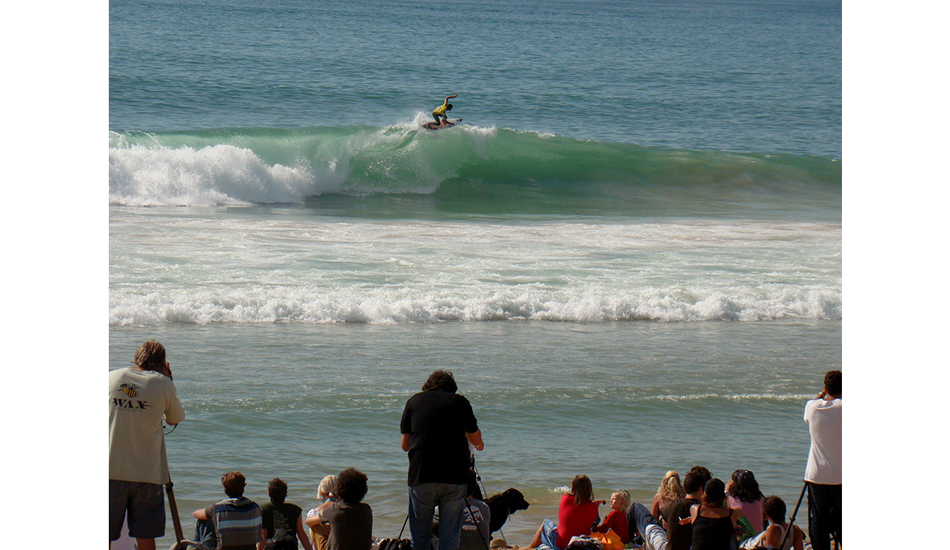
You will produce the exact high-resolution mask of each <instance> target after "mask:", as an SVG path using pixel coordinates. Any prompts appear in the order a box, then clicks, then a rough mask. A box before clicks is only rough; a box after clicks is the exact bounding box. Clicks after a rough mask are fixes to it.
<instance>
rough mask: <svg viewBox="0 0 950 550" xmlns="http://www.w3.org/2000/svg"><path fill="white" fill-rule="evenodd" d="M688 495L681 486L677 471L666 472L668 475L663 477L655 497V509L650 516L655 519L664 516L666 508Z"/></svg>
mask: <svg viewBox="0 0 950 550" xmlns="http://www.w3.org/2000/svg"><path fill="white" fill-rule="evenodd" d="M685 494H686V491H685V490H683V486H682V485H680V475H679V472H677V471H676V470H670V471H669V472H666V475H664V476H663V479H662V480H661V481H660V486H659V487H658V488H657V490H656V494H655V495H654V496H653V507H652V508H651V509H650V515H652V516H653V517H655V518H658V517H660V516H661V515H663V509H664V508H666V506H667V505H668V504H669V503H671V502H673V501H674V500H676V499H678V498H683V495H685Z"/></svg>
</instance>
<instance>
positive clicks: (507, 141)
mask: <svg viewBox="0 0 950 550" xmlns="http://www.w3.org/2000/svg"><path fill="white" fill-rule="evenodd" d="M424 120H425V119H424V117H422V116H421V115H420V116H419V117H417V119H416V120H415V121H413V122H411V123H406V124H401V125H395V126H390V127H386V128H374V127H366V126H350V127H331V128H306V129H219V130H202V131H186V132H159V133H145V132H110V136H109V198H110V203H111V204H113V205H120V206H158V205H166V206H217V205H243V204H306V203H308V202H310V201H312V200H314V199H316V200H320V198H326V197H328V196H348V197H362V198H367V197H373V196H385V195H394V194H399V195H406V194H415V195H425V196H434V197H436V198H438V199H439V200H441V201H444V202H446V203H464V204H472V203H475V206H476V207H478V203H481V204H482V206H483V207H484V208H485V209H490V208H505V207H506V205H513V204H522V203H524V202H526V201H527V202H531V203H534V204H547V205H548V206H549V207H550V208H551V209H553V210H557V209H558V208H559V207H563V206H566V205H577V204H578V199H581V200H582V201H592V202H590V204H589V205H588V206H589V207H590V208H591V209H596V208H599V207H603V206H605V205H607V206H609V205H616V204H617V203H618V201H619V203H621V204H630V203H631V202H635V201H643V200H644V199H645V198H648V197H650V196H652V195H653V194H655V193H656V192H657V191H659V190H661V189H662V190H663V191H664V192H669V191H677V190H678V191H682V192H684V194H686V193H688V194H696V193H697V192H703V191H704V190H710V191H709V192H712V191H711V190H713V189H714V190H715V192H717V193H719V192H721V191H722V190H724V189H727V190H731V191H733V192H748V191H749V190H750V189H751V190H756V191H757V192H761V191H762V190H766V191H768V192H774V193H779V194H785V193H787V194H793V193H800V192H801V191H802V190H803V189H804V190H806V191H813V192H817V193H829V194H832V195H834V194H840V184H841V164H840V162H837V161H835V160H831V159H823V158H817V157H800V156H791V155H778V156H775V155H761V154H735V153H723V152H712V151H679V150H664V149H650V148H644V147H639V146H636V145H630V144H620V143H603V142H591V141H582V140H576V139H570V138H564V137H559V136H550V135H541V134H536V133H530V132H518V131H514V130H506V129H496V128H480V127H477V126H469V125H465V124H462V125H459V126H458V127H456V128H452V129H450V130H440V131H436V132H432V131H428V130H424V129H422V128H421V123H422V122H424Z"/></svg>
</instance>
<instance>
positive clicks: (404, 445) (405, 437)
mask: <svg viewBox="0 0 950 550" xmlns="http://www.w3.org/2000/svg"><path fill="white" fill-rule="evenodd" d="M411 437H412V434H402V438H401V439H400V441H399V445H400V446H401V447H402V450H403V451H408V450H409V439H410V438H411Z"/></svg>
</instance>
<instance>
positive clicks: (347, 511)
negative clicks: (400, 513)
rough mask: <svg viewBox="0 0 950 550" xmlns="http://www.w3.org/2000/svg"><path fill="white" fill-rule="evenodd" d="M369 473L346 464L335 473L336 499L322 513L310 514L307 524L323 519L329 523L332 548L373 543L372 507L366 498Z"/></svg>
mask: <svg viewBox="0 0 950 550" xmlns="http://www.w3.org/2000/svg"><path fill="white" fill-rule="evenodd" d="M366 479H367V478H366V474H364V473H363V472H360V471H359V470H357V469H356V468H347V469H346V470H343V471H342V472H340V473H339V475H337V476H336V484H337V488H336V489H337V493H336V496H337V497H338V498H339V500H338V501H336V502H331V504H330V505H329V506H328V507H327V508H325V509H324V510H323V511H322V512H320V514H318V515H316V516H313V517H309V518H307V521H306V522H305V523H306V524H307V526H308V527H310V528H313V527H314V526H315V525H317V524H319V523H320V522H321V521H326V522H327V523H328V524H329V528H330V536H329V537H328V539H327V548H328V549H329V550H370V548H371V547H372V545H373V509H372V508H370V506H369V504H366V503H365V502H363V497H364V496H366V491H367V490H368V488H367V485H366Z"/></svg>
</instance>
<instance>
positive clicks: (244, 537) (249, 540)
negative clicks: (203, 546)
mask: <svg viewBox="0 0 950 550" xmlns="http://www.w3.org/2000/svg"><path fill="white" fill-rule="evenodd" d="M206 512H207V516H208V517H209V518H213V521H214V528H215V531H216V532H217V536H218V550H255V548H256V547H257V543H258V542H260V541H261V508H260V506H258V505H257V503H255V502H254V501H253V500H251V499H249V498H247V497H244V496H242V497H238V498H226V499H224V500H222V501H221V502H218V503H216V504H213V505H211V506H209V507H208V508H207V510H206Z"/></svg>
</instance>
